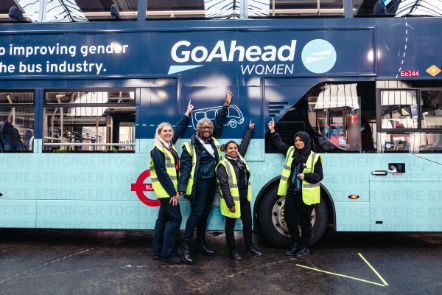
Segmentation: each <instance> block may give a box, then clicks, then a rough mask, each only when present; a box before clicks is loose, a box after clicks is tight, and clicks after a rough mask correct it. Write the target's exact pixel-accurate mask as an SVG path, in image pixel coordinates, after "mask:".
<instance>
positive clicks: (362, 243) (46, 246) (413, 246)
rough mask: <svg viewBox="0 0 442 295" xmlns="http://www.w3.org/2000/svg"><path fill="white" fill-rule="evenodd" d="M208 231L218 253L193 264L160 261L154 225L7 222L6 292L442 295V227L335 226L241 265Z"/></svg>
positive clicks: (1, 276) (1, 244)
mask: <svg viewBox="0 0 442 295" xmlns="http://www.w3.org/2000/svg"><path fill="white" fill-rule="evenodd" d="M208 236H209V237H208V243H209V244H210V246H211V247H213V248H214V249H215V250H217V255H216V256H215V257H205V256H195V257H196V259H197V264H196V265H192V266H188V265H183V264H179V265H170V264H166V263H164V262H161V261H156V260H153V259H152V258H151V245H152V239H151V234H150V233H147V232H133V231H117V232H115V231H105V232H102V231H101V232H100V231H55V230H4V229H3V230H0V294H82V295H83V294H242V295H243V294H442V290H441V289H442V280H441V278H442V234H336V233H329V234H328V235H326V236H325V237H324V238H323V239H322V240H321V241H320V243H319V244H318V245H316V246H314V247H313V249H312V252H313V253H312V255H311V256H309V257H308V258H306V259H304V260H297V259H294V258H288V257H286V256H284V251H285V250H283V249H273V248H269V247H267V246H265V245H261V246H260V248H261V249H262V251H263V252H264V256H263V257H258V258H257V257H251V256H249V255H246V254H244V255H243V258H244V260H243V261H242V262H234V261H232V260H230V259H229V258H228V256H227V250H226V246H225V241H224V235H223V234H222V233H210V234H209V235H208ZM237 240H238V244H239V245H241V248H240V249H241V250H242V237H241V235H240V234H238V235H237ZM364 259H365V261H364ZM369 265H371V267H370V266H369ZM376 272H377V274H376Z"/></svg>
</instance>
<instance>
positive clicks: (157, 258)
mask: <svg viewBox="0 0 442 295" xmlns="http://www.w3.org/2000/svg"><path fill="white" fill-rule="evenodd" d="M152 258H153V260H160V258H161V257H160V255H153V256H152Z"/></svg>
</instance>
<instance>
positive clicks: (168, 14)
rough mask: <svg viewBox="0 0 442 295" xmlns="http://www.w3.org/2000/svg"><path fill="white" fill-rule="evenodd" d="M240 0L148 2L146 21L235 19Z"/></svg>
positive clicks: (162, 0)
mask: <svg viewBox="0 0 442 295" xmlns="http://www.w3.org/2000/svg"><path fill="white" fill-rule="evenodd" d="M240 7H241V0H189V1H181V0H148V1H147V12H146V17H147V19H168V18H173V19H236V18H239V17H240Z"/></svg>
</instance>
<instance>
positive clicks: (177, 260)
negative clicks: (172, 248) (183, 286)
mask: <svg viewBox="0 0 442 295" xmlns="http://www.w3.org/2000/svg"><path fill="white" fill-rule="evenodd" d="M161 261H164V262H167V263H173V264H177V263H180V262H181V259H180V258H179V257H178V256H175V255H172V256H170V257H161Z"/></svg>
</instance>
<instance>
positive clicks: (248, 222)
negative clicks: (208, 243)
mask: <svg viewBox="0 0 442 295" xmlns="http://www.w3.org/2000/svg"><path fill="white" fill-rule="evenodd" d="M239 202H240V207H241V221H242V226H243V228H242V234H243V236H244V242H245V244H246V248H249V247H251V246H252V210H251V208H250V202H249V201H247V190H245V191H240V198H239ZM236 210H238V208H236ZM236 220H237V218H230V217H226V226H225V231H226V241H227V246H228V247H229V251H230V252H232V251H233V250H235V249H236V245H235V235H234V233H233V229H234V227H235V223H236Z"/></svg>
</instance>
